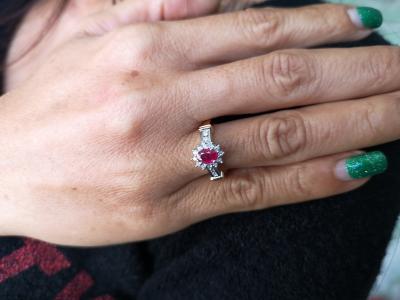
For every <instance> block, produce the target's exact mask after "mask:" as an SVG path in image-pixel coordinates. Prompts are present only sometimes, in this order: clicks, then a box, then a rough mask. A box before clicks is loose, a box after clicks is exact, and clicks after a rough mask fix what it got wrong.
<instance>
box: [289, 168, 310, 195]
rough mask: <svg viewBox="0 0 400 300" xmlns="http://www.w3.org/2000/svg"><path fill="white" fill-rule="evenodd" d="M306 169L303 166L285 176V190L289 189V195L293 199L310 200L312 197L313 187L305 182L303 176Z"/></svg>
mask: <svg viewBox="0 0 400 300" xmlns="http://www.w3.org/2000/svg"><path fill="white" fill-rule="evenodd" d="M306 173H307V168H306V167H305V166H299V167H297V168H295V169H294V170H292V171H291V172H290V174H288V176H286V178H287V179H286V180H287V184H285V187H286V188H290V189H291V191H290V192H289V194H292V195H294V197H295V198H302V199H311V198H312V197H313V194H314V193H313V190H314V189H313V185H312V183H311V182H309V181H307V180H306V178H308V177H307V176H305V174H306Z"/></svg>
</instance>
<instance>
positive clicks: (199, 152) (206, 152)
mask: <svg viewBox="0 0 400 300" xmlns="http://www.w3.org/2000/svg"><path fill="white" fill-rule="evenodd" d="M211 129H212V126H211V124H206V125H203V126H200V127H199V131H200V144H199V145H198V146H197V147H196V148H194V149H193V160H194V161H195V162H196V167H197V168H200V169H202V170H206V169H207V171H208V173H210V176H211V178H210V179H211V180H217V179H221V178H224V173H223V172H222V171H221V170H219V168H218V166H219V165H220V164H222V163H223V161H222V156H223V155H224V152H223V151H222V150H221V146H220V145H214V144H213V142H212V138H211Z"/></svg>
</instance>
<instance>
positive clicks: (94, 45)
mask: <svg viewBox="0 0 400 300" xmlns="http://www.w3.org/2000/svg"><path fill="white" fill-rule="evenodd" d="M347 9H348V8H347V7H345V6H338V5H320V6H313V7H307V8H301V9H296V10H288V9H262V10H248V11H245V12H238V13H230V14H224V15H217V16H210V17H204V18H198V19H194V20H187V21H180V22H162V23H153V24H150V23H148V24H138V25H130V26H124V27H122V28H119V29H115V30H113V31H111V32H109V33H107V34H104V35H101V36H91V35H87V36H84V37H83V36H81V37H79V38H75V39H72V40H70V41H69V42H68V43H66V44H65V45H64V46H63V47H60V48H59V49H58V50H57V51H55V52H54V53H53V54H52V55H51V56H50V57H48V59H47V60H46V61H45V62H44V63H43V64H42V65H41V66H40V68H38V70H37V72H36V73H35V74H34V76H32V77H31V78H30V79H29V80H27V81H26V82H25V83H24V84H23V85H21V86H20V87H19V88H18V89H15V90H14V91H12V92H11V93H9V94H7V95H6V96H5V97H4V98H3V99H2V107H1V110H0V113H1V116H0V139H1V140H0V145H1V146H0V157H2V158H3V159H2V161H1V169H2V173H3V174H6V175H7V176H4V178H2V181H1V185H0V191H1V194H0V195H2V199H3V200H4V201H1V202H0V203H1V205H2V206H1V207H0V211H1V212H3V214H2V215H1V216H0V221H1V223H2V224H4V226H2V228H3V231H4V234H13V235H25V236H29V237H34V238H38V239H42V240H45V241H49V242H53V243H59V244H69V245H104V244H112V243H119V242H127V241H137V240H143V239H149V238H154V237H158V236H161V235H165V234H168V233H171V232H174V231H176V230H180V229H182V228H184V227H186V226H189V225H191V224H193V223H195V222H199V221H201V220H204V219H207V218H211V217H213V216H216V215H220V214H226V213H233V212H240V211H247V210H255V209H263V208H269V207H272V206H276V205H283V204H290V203H296V202H299V201H306V200H312V199H318V198H323V197H326V196H329V195H333V194H338V193H343V192H346V191H349V190H352V189H355V188H357V187H359V186H361V185H362V184H364V183H365V182H366V181H367V179H359V180H348V179H350V176H352V177H357V171H360V169H359V167H360V166H361V167H363V166H365V164H363V163H361V164H358V165H357V166H356V167H354V165H353V166H351V168H350V169H348V170H350V171H354V172H353V173H351V172H348V174H347V173H343V172H342V171H343V170H344V169H343V168H342V169H341V168H340V166H343V159H344V158H347V157H348V156H350V155H351V154H353V152H352V153H343V152H345V151H353V150H354V149H360V148H363V147H367V146H371V145H376V144H380V143H384V142H388V141H392V140H395V139H398V137H399V135H400V120H399V118H398V112H399V101H398V100H399V93H398V92H395V91H397V90H398V89H399V88H400V86H399V82H398V78H399V72H400V68H399V64H400V61H399V60H400V55H399V53H400V51H399V49H398V48H396V47H370V48H355V49H334V50H332V49H325V50H316V49H314V50H284V51H275V52H272V53H269V54H266V55H260V54H262V53H265V52H271V51H273V50H277V49H280V48H301V47H308V46H315V45H318V44H323V43H330V42H337V41H341V40H352V39H357V38H360V37H362V36H365V35H366V34H368V33H369V32H368V31H365V30H364V29H360V28H358V27H357V26H355V25H354V24H353V23H352V22H351V20H350V18H349V15H348V14H347ZM256 55H258V56H256ZM222 62H224V63H222ZM343 78H345V80H343ZM344 82H345V84H344ZM391 92H392V93H391ZM374 95H378V96H374ZM365 97H367V98H365ZM356 98H364V99H362V100H348V101H346V102H335V101H338V100H346V99H356ZM311 104H318V105H313V106H308V107H305V108H298V109H290V110H283V111H279V112H275V113H269V114H265V115H260V116H256V117H251V118H247V119H242V120H237V121H232V122H227V123H223V124H218V125H215V135H214V140H215V142H216V143H219V144H221V145H222V147H223V148H224V150H225V152H226V157H225V164H224V166H225V168H226V170H227V176H226V178H224V179H223V180H220V181H216V182H210V180H209V176H208V175H206V174H204V172H203V171H201V170H200V169H197V168H194V164H193V162H192V161H191V160H190V159H191V150H192V149H193V148H194V147H195V146H196V145H197V144H198V143H199V137H198V132H196V130H197V128H198V126H199V125H200V124H201V123H202V122H203V121H204V120H207V119H211V118H215V117H219V116H223V115H234V114H244V113H249V114H250V113H259V112H265V111H271V110H277V109H284V108H290V107H298V106H304V105H311ZM338 153H339V154H338ZM376 157H379V155H378V156H376V155H375V156H374V158H376ZM379 159H380V161H379V162H380V167H381V169H382V166H383V164H384V162H383V161H382V157H381V156H380V157H379ZM364 162H365V160H364ZM371 162H374V161H373V160H371V159H369V160H368V161H367V165H368V163H369V164H371ZM338 166H339V168H338ZM357 168H358V169H357ZM375 171H376V169H375ZM358 174H360V172H359V173H358ZM368 174H370V175H371V174H373V172H370V173H368ZM7 199H8V200H7Z"/></svg>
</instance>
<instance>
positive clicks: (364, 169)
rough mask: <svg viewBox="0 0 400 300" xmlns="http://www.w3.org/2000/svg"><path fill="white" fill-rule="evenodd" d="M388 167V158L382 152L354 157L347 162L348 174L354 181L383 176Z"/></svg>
mask: <svg viewBox="0 0 400 300" xmlns="http://www.w3.org/2000/svg"><path fill="white" fill-rule="evenodd" d="M387 167H388V162H387V159H386V156H385V154H383V153H382V152H380V151H375V152H369V153H366V154H361V155H357V156H353V157H350V158H349V159H347V160H346V169H347V172H348V174H349V176H350V177H351V178H353V179H361V178H366V177H371V176H374V175H377V174H381V173H383V172H385V171H386V169H387Z"/></svg>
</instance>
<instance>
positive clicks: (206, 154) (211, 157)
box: [199, 148, 218, 165]
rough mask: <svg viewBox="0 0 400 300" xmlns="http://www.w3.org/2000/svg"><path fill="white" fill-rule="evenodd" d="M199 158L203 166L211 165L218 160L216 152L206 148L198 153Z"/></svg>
mask: <svg viewBox="0 0 400 300" xmlns="http://www.w3.org/2000/svg"><path fill="white" fill-rule="evenodd" d="M199 156H200V159H201V161H202V162H203V163H204V164H206V165H210V164H213V163H214V162H215V161H216V160H217V159H218V152H217V151H215V150H211V149H208V148H206V149H203V150H201V151H200V152H199Z"/></svg>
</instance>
